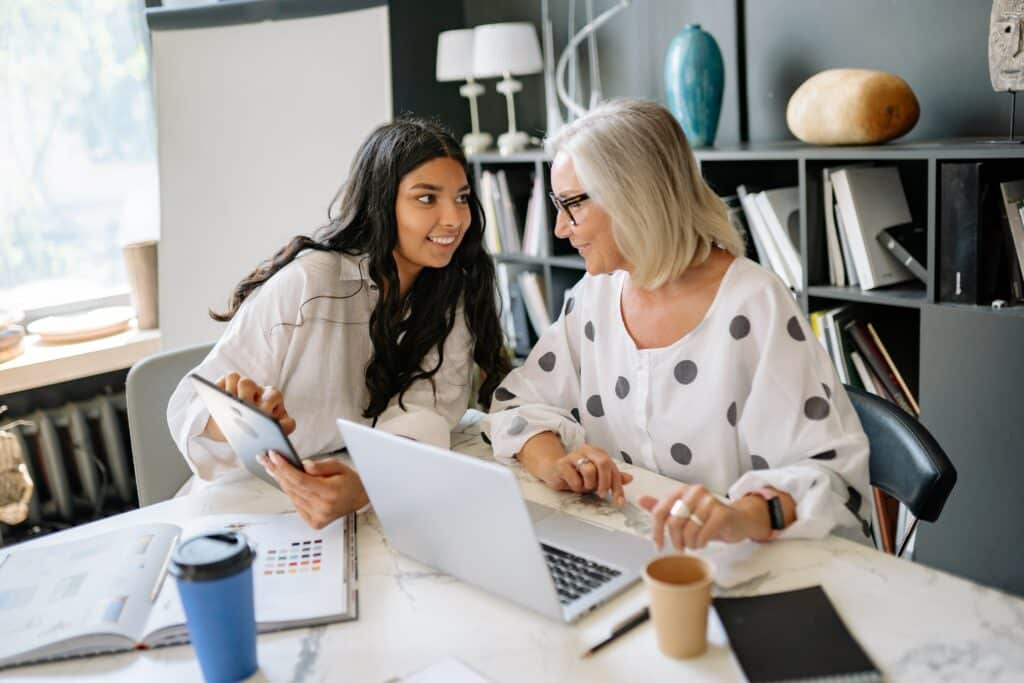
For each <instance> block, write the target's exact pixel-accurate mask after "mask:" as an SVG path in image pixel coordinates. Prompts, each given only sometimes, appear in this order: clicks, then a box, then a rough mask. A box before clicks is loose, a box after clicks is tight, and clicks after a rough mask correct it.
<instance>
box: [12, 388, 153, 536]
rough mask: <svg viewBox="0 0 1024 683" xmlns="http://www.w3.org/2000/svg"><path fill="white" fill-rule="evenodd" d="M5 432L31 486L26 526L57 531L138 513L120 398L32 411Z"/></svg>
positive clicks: (98, 398) (106, 397)
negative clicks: (11, 438)
mask: <svg viewBox="0 0 1024 683" xmlns="http://www.w3.org/2000/svg"><path fill="white" fill-rule="evenodd" d="M8 430H9V431H10V433H11V434H13V435H14V437H15V439H16V440H17V441H18V442H19V444H20V445H21V448H22V452H23V453H24V454H25V463H26V465H27V467H28V470H29V476H31V477H32V481H33V482H34V483H35V491H34V493H33V495H32V500H31V501H30V503H29V516H28V519H27V520H26V521H25V524H26V525H28V526H44V527H45V526H56V527H62V526H66V525H73V524H79V523H82V522H87V521H90V520H92V519H96V518H98V517H101V516H104V515H106V514H110V513H112V512H120V511H123V510H127V509H132V508H135V507H138V498H137V495H136V490H135V474H134V471H133V468H132V462H131V451H130V445H129V444H130V443H131V441H130V440H129V438H128V418H127V413H126V411H125V400H124V393H123V392H122V393H119V394H110V395H108V394H101V395H99V396H96V397H95V398H92V399H90V400H86V401H75V402H71V403H67V404H66V405H64V406H63V407H60V408H55V409H52V410H37V411H35V412H34V413H31V414H29V415H27V416H24V417H22V418H20V419H18V420H17V421H15V422H12V423H11V425H10V426H9V427H8Z"/></svg>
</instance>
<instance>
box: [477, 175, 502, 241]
mask: <svg viewBox="0 0 1024 683" xmlns="http://www.w3.org/2000/svg"><path fill="white" fill-rule="evenodd" d="M479 184H480V188H479V189H480V205H481V206H482V207H483V210H484V224H485V225H484V246H486V247H487V251H488V252H490V253H491V254H500V253H501V236H500V233H499V232H498V211H497V209H495V206H494V196H493V195H492V193H491V188H492V187H493V185H494V181H493V174H492V173H491V172H490V171H484V172H483V173H481V174H480V181H479Z"/></svg>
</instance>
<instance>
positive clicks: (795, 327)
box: [786, 315, 807, 341]
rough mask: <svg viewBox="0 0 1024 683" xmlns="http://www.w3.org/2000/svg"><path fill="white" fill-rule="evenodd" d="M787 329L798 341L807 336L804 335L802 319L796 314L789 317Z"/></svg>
mask: <svg viewBox="0 0 1024 683" xmlns="http://www.w3.org/2000/svg"><path fill="white" fill-rule="evenodd" d="M786 331H787V332H789V336H790V337H792V338H793V339H795V340H796V341H803V340H804V339H806V338H807V337H805V336H804V331H803V328H801V327H800V321H799V320H797V318H796V316H795V315H794V316H793V317H792V318H790V319H789V322H788V323H786Z"/></svg>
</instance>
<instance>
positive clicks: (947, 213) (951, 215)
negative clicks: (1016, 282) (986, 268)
mask: <svg viewBox="0 0 1024 683" xmlns="http://www.w3.org/2000/svg"><path fill="white" fill-rule="evenodd" d="M980 171H981V165H980V164H979V163H963V164H942V165H941V173H940V182H939V235H938V241H939V299H940V300H941V301H953V302H958V303H969V304H976V303H978V257H979V256H980V254H979V253H978V239H979V235H980V227H981V226H980V225H979V214H980V206H979V201H980V199H981V196H980V187H979V179H978V175H979V173H980Z"/></svg>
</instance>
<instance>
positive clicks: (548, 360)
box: [537, 351, 555, 372]
mask: <svg viewBox="0 0 1024 683" xmlns="http://www.w3.org/2000/svg"><path fill="white" fill-rule="evenodd" d="M537 365H539V366H540V369H541V370H543V371H544V372H551V371H552V370H554V369H555V354H554V352H552V351H548V352H547V353H545V354H544V355H543V356H541V357H540V358H539V359H538V360H537Z"/></svg>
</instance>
